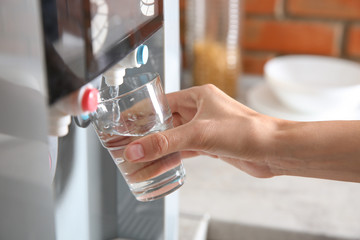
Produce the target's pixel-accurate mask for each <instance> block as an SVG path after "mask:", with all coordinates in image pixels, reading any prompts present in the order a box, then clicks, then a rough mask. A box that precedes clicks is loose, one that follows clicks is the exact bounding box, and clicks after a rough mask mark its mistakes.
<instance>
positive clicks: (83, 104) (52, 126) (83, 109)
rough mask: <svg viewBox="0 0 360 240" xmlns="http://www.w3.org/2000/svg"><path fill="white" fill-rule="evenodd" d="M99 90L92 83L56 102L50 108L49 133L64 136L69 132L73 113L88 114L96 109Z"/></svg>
mask: <svg viewBox="0 0 360 240" xmlns="http://www.w3.org/2000/svg"><path fill="white" fill-rule="evenodd" d="M98 95H99V91H98V90H97V89H96V88H94V87H92V86H91V85H85V86H83V87H82V88H80V90H78V91H76V92H74V93H72V94H70V95H69V96H67V97H65V98H63V99H61V100H59V101H58V102H56V103H54V105H52V106H51V108H50V109H49V117H48V120H49V135H51V136H58V137H62V136H65V135H66V134H67V133H68V132H69V125H70V123H71V115H73V116H74V115H80V114H87V113H89V112H93V111H95V110H96V108H97V105H98Z"/></svg>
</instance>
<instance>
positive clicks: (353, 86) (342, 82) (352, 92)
mask: <svg viewBox="0 0 360 240" xmlns="http://www.w3.org/2000/svg"><path fill="white" fill-rule="evenodd" d="M264 73H265V79H266V81H267V83H268V85H269V87H270V89H271V90H272V92H273V93H274V95H275V96H276V97H277V98H278V99H279V100H280V101H281V102H282V103H283V104H284V105H286V106H287V107H289V108H291V109H293V110H295V111H299V112H304V113H313V112H319V111H328V110H334V109H341V108H343V107H346V108H347V109H349V108H354V109H356V108H357V107H358V106H359V104H360V64H358V63H355V62H352V61H348V60H343V59H338V58H333V57H323V56H314V55H288V56H282V57H276V58H274V59H272V60H270V61H268V62H267V63H266V64H265V67H264Z"/></svg>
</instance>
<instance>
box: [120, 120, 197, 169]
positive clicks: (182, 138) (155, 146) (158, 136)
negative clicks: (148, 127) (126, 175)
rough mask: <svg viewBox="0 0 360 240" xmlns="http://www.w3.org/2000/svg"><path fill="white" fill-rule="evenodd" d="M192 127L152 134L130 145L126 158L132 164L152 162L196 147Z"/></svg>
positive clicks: (126, 150) (127, 148)
mask: <svg viewBox="0 0 360 240" xmlns="http://www.w3.org/2000/svg"><path fill="white" fill-rule="evenodd" d="M194 136H196V134H194V130H193V128H192V127H189V126H187V125H182V126H179V127H177V128H173V129H169V130H166V131H164V132H158V133H154V134H150V135H148V136H145V137H143V138H140V139H138V140H135V141H134V142H132V143H131V144H129V145H128V146H127V147H126V148H125V151H124V158H125V159H126V160H128V161H131V162H145V161H152V160H155V159H157V158H160V157H162V156H165V155H167V154H170V153H174V152H178V151H182V150H185V149H191V148H194V147H197V146H196V141H194V139H195V138H194Z"/></svg>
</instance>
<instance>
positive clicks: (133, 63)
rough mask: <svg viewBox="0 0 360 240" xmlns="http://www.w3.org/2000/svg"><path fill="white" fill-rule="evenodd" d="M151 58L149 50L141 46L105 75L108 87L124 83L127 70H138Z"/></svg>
mask: <svg viewBox="0 0 360 240" xmlns="http://www.w3.org/2000/svg"><path fill="white" fill-rule="evenodd" d="M148 58H149V49H148V47H147V46H146V45H141V46H139V47H138V48H136V49H135V50H134V51H132V52H131V53H129V54H128V55H127V56H126V57H125V58H124V59H122V60H121V61H120V62H119V63H117V64H116V65H115V66H114V67H113V68H112V69H110V70H109V71H107V72H105V73H104V77H105V83H106V84H107V85H108V86H118V85H121V84H122V83H123V82H124V76H125V70H126V69H127V68H138V67H140V66H141V65H143V64H146V63H147V61H148Z"/></svg>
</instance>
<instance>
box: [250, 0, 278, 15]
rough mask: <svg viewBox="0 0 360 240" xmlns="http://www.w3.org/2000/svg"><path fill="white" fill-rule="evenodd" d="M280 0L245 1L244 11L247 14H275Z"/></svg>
mask: <svg viewBox="0 0 360 240" xmlns="http://www.w3.org/2000/svg"><path fill="white" fill-rule="evenodd" d="M277 2H278V0H245V2H244V10H245V13H247V14H265V15H271V14H275V9H276V5H277Z"/></svg>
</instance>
